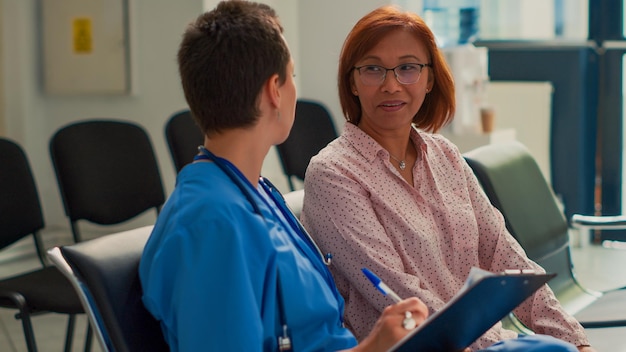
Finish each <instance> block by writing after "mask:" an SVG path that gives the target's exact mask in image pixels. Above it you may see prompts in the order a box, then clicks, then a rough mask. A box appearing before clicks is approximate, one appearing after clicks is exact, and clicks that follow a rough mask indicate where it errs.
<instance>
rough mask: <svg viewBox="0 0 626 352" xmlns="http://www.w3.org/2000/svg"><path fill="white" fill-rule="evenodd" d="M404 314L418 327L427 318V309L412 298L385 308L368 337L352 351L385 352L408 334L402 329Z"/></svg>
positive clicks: (420, 302) (422, 303)
mask: <svg viewBox="0 0 626 352" xmlns="http://www.w3.org/2000/svg"><path fill="white" fill-rule="evenodd" d="M406 312H411V316H412V318H413V319H414V320H415V323H416V326H419V325H420V324H421V323H422V322H424V320H425V319H426V317H428V308H427V307H426V305H425V304H424V302H422V301H420V300H419V299H417V298H415V297H412V298H408V299H405V300H403V301H401V302H399V303H397V304H394V305H391V306H388V307H386V308H385V309H384V310H383V314H382V315H381V316H380V318H378V321H376V324H375V325H374V327H373V328H372V331H370V333H369V335H368V336H367V337H366V338H365V339H364V340H363V341H362V342H361V343H360V344H359V345H358V346H356V347H355V348H354V349H353V351H355V352H356V351H387V350H388V349H390V348H391V347H392V346H393V345H394V344H396V343H397V342H398V341H399V340H400V339H402V338H403V337H404V336H406V334H408V333H409V332H410V330H407V329H405V328H404V324H403V322H404V319H405V318H406Z"/></svg>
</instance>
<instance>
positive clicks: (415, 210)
mask: <svg viewBox="0 0 626 352" xmlns="http://www.w3.org/2000/svg"><path fill="white" fill-rule="evenodd" d="M411 141H412V143H413V144H414V145H415V149H416V150H417V151H418V158H417V161H416V162H415V165H414V166H413V169H412V172H413V180H414V181H413V183H414V184H413V185H410V184H408V183H407V182H406V181H405V180H404V179H403V178H402V177H401V175H400V174H399V173H398V171H397V170H396V168H395V167H394V166H393V165H392V164H391V163H390V161H389V153H388V152H387V151H386V150H385V149H384V148H382V147H381V146H380V144H378V143H377V142H376V141H375V140H374V139H372V138H371V137H369V136H368V135H367V134H365V133H364V132H363V131H361V130H360V129H359V128H358V127H356V126H354V125H352V124H349V123H347V124H346V126H345V128H344V131H343V133H342V135H341V136H340V137H339V138H338V139H336V140H335V141H333V142H331V143H330V144H329V145H328V146H327V147H326V148H324V149H323V150H322V151H321V152H320V153H319V154H318V155H317V156H315V157H314V158H313V159H312V160H311V163H310V165H309V167H308V169H307V174H306V175H307V177H306V180H305V198H304V206H303V211H302V221H303V223H304V226H305V227H306V228H307V230H308V231H309V232H310V233H311V235H312V236H313V237H314V239H315V240H316V242H318V244H319V246H320V247H321V248H322V250H323V251H324V252H325V253H326V252H330V253H332V255H333V265H332V266H331V270H332V272H333V275H334V277H335V280H336V282H337V286H338V288H339V290H340V292H341V293H342V295H343V296H344V298H345V300H346V308H345V316H346V323H347V325H348V326H349V327H350V328H351V329H352V330H353V332H354V333H355V335H356V336H357V338H358V339H362V338H364V337H365V336H366V335H367V334H368V333H369V331H370V330H371V328H372V327H373V325H374V323H375V321H376V319H377V318H378V316H379V315H380V312H382V310H383V309H384V307H386V306H387V305H389V304H391V303H393V302H391V300H389V298H387V297H385V296H383V295H381V294H380V293H379V292H378V291H376V289H375V288H374V287H373V286H372V285H371V283H369V281H368V280H367V279H366V278H365V276H364V275H363V274H362V272H361V268H363V267H367V268H369V269H370V270H372V271H373V272H375V273H377V275H378V276H380V277H381V279H382V280H383V281H384V282H385V283H386V284H387V285H388V286H390V287H391V288H392V289H393V290H394V291H396V292H397V293H398V294H399V295H400V296H402V297H410V296H416V297H419V298H420V299H421V300H422V301H424V302H425V303H426V305H427V306H428V307H429V310H430V311H431V313H432V312H434V311H437V310H439V309H441V307H442V306H443V305H444V304H445V303H446V302H447V301H448V300H450V298H452V297H453V296H454V295H455V294H456V292H458V291H459V289H460V288H461V286H462V285H463V283H464V281H465V278H466V277H467V274H468V273H469V270H470V268H471V267H480V268H482V269H485V270H489V271H492V272H501V271H504V270H505V269H535V270H538V271H543V269H542V268H541V267H539V266H538V265H537V264H535V263H534V262H532V261H531V260H530V259H528V257H527V256H526V254H525V253H524V250H523V249H522V248H521V247H520V246H519V244H518V243H517V242H516V241H515V239H514V238H513V237H512V236H511V235H510V234H509V233H508V231H507V230H506V228H505V225H504V219H503V217H502V215H501V214H500V212H499V211H498V210H497V209H495V208H494V207H492V206H491V204H490V202H489V200H488V199H487V197H486V196H485V194H484V193H483V191H482V189H481V188H480V185H479V183H478V181H477V180H476V178H475V176H474V174H473V173H472V171H471V169H470V168H469V166H468V165H467V164H466V162H465V160H464V159H463V157H462V155H461V154H460V153H459V151H458V149H457V148H456V146H454V145H453V144H452V143H451V142H449V141H448V140H446V139H445V138H444V137H442V136H440V135H436V134H429V133H425V132H422V131H419V130H417V129H414V130H413V131H412V132H411ZM515 313H516V315H517V316H518V317H519V318H520V320H522V321H523V322H524V323H525V324H526V325H527V326H529V327H530V328H531V329H533V330H534V331H535V332H537V333H541V334H547V335H552V336H554V337H557V338H560V339H563V340H565V341H568V342H571V343H573V344H575V345H584V344H588V341H587V338H586V337H585V334H584V332H583V329H582V327H581V326H580V324H578V322H577V321H576V320H575V319H574V318H573V317H571V316H570V315H568V314H567V313H565V312H564V311H563V309H562V308H561V307H560V305H559V303H558V301H557V300H556V299H555V297H554V294H553V293H552V291H551V290H550V289H549V288H548V287H547V286H545V287H544V288H542V289H540V290H539V291H537V293H536V294H535V295H534V296H532V298H530V299H528V300H527V301H526V302H524V303H523V304H522V305H521V306H519V307H518V308H517V309H516V310H515ZM461 319H462V317H461ZM515 336H516V334H515V333H514V332H512V331H508V330H505V329H503V328H502V326H501V324H499V323H498V324H497V325H496V326H494V327H493V328H492V329H491V330H490V331H488V332H487V333H486V334H485V335H483V336H482V337H481V338H480V339H479V340H478V341H477V342H476V343H474V344H473V345H472V349H473V350H476V349H480V348H484V347H486V346H489V345H491V344H492V343H494V342H495V341H499V340H502V339H507V338H514V337H515Z"/></svg>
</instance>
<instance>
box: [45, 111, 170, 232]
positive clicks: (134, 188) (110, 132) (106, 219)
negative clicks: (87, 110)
mask: <svg viewBox="0 0 626 352" xmlns="http://www.w3.org/2000/svg"><path fill="white" fill-rule="evenodd" d="M50 155H51V158H52V164H53V166H54V170H55V173H56V177H57V181H58V184H59V188H60V191H61V197H62V200H63V205H64V207H65V214H66V215H67V216H68V217H69V219H70V223H71V224H72V229H73V230H76V232H75V240H76V241H77V242H78V241H80V236H79V235H78V234H77V227H76V222H77V221H78V220H87V221H90V222H93V223H96V224H100V225H110V224H118V223H121V222H124V221H127V220H130V219H132V218H134V217H135V216H137V215H139V214H141V213H143V212H145V211H147V210H148V209H151V208H154V209H156V211H157V212H158V211H159V210H160V208H161V206H162V205H163V203H164V202H165V193H164V190H163V183H162V180H161V174H160V172H159V167H158V164H157V159H156V155H155V153H154V150H153V147H152V143H151V142H150V138H149V136H148V134H147V132H146V131H145V130H144V128H143V127H141V126H139V125H137V124H135V123H132V122H127V121H119V120H96V119H94V120H85V121H79V122H75V123H72V124H69V125H67V126H65V127H62V128H61V129H59V130H58V131H57V132H56V133H55V134H54V135H53V136H52V138H51V140H50Z"/></svg>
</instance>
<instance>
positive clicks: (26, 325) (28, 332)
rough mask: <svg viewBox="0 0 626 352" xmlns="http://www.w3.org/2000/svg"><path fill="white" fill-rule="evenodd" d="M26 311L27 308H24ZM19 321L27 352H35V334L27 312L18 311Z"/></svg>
mask: <svg viewBox="0 0 626 352" xmlns="http://www.w3.org/2000/svg"><path fill="white" fill-rule="evenodd" d="M26 309H28V308H26ZM20 320H21V321H22V328H23V329H24V339H25V340H26V347H27V348H28V351H29V352H37V343H36V342H35V333H34V332H33V324H32V322H31V320H30V314H29V313H28V311H27V310H22V309H20Z"/></svg>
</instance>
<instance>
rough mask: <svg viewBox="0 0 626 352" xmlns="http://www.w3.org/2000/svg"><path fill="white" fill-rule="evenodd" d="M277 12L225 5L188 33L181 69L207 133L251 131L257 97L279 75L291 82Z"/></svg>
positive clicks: (235, 2)
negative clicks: (240, 128) (245, 128)
mask: <svg viewBox="0 0 626 352" xmlns="http://www.w3.org/2000/svg"><path fill="white" fill-rule="evenodd" d="M282 31H283V29H282V26H281V25H280V22H279V20H278V17H277V15H276V13H275V11H274V10H273V9H272V8H271V7H269V6H268V5H265V4H259V3H255V2H249V1H242V0H229V1H222V2H220V3H219V4H218V5H217V6H216V7H215V9H213V10H212V11H209V12H206V13H204V14H202V15H200V16H199V17H198V18H197V19H196V20H195V21H194V22H192V23H191V24H190V25H189V26H188V27H187V29H186V31H185V33H184V35H183V39H182V42H181V44H180V48H179V51H178V66H179V72H180V77H181V82H182V86H183V91H184V93H185V99H186V100H187V104H188V105H189V109H190V110H191V113H192V115H193V117H194V119H195V120H196V122H197V124H198V125H199V126H200V128H201V129H202V131H203V132H204V133H205V134H207V135H211V134H213V133H219V132H221V131H223V130H225V129H231V128H239V127H248V126H252V125H254V124H255V123H256V121H257V119H258V116H259V114H260V112H259V109H258V103H259V102H258V95H259V92H260V91H261V88H262V86H263V84H264V83H265V82H266V81H267V80H268V79H269V78H270V77H271V76H272V75H274V74H278V75H279V79H280V82H281V83H283V82H285V80H286V78H287V77H286V75H287V65H288V63H289V60H290V58H291V55H290V53H289V49H288V47H287V43H286V42H285V40H284V38H283V36H282Z"/></svg>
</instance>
